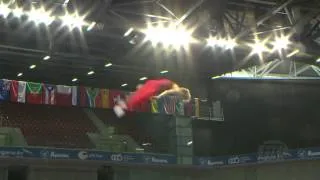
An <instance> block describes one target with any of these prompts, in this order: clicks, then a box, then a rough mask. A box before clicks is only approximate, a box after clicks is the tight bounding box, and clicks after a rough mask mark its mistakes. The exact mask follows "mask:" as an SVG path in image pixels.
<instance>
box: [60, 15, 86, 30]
mask: <svg viewBox="0 0 320 180" xmlns="http://www.w3.org/2000/svg"><path fill="white" fill-rule="evenodd" d="M60 19H61V20H62V23H63V25H65V26H68V27H69V28H70V30H72V29H73V28H81V27H82V26H84V25H86V24H87V23H86V22H85V21H84V17H83V16H79V15H78V14H65V15H64V16H63V17H61V18H60Z"/></svg>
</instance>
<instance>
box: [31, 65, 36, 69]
mask: <svg viewBox="0 0 320 180" xmlns="http://www.w3.org/2000/svg"><path fill="white" fill-rule="evenodd" d="M36 67H37V66H36V65H34V64H33V65H31V66H30V67H29V69H34V68H36Z"/></svg>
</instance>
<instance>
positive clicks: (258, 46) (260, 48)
mask: <svg viewBox="0 0 320 180" xmlns="http://www.w3.org/2000/svg"><path fill="white" fill-rule="evenodd" d="M254 41H255V42H254V43H253V44H248V46H250V47H251V53H250V54H249V56H252V55H254V54H257V55H258V56H259V58H260V59H262V54H263V53H264V52H269V51H270V50H269V49H268V48H267V46H266V42H267V41H268V39H265V40H263V41H260V40H259V39H258V38H257V37H256V38H255V40H254Z"/></svg>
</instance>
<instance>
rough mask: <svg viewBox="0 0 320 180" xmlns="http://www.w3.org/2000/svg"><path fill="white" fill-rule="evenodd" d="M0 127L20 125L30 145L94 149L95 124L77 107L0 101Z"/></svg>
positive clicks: (17, 126) (16, 126) (18, 126)
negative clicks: (92, 140) (92, 134)
mask: <svg viewBox="0 0 320 180" xmlns="http://www.w3.org/2000/svg"><path fill="white" fill-rule="evenodd" d="M0 116H1V127H13V128H20V130H21V131H22V133H23V135H24V137H25V139H26V141H27V144H28V145H29V146H49V147H64V148H93V147H94V145H93V144H92V143H91V142H90V140H89V138H88V136H87V133H89V132H91V133H94V132H97V130H96V127H95V126H94V125H93V123H92V122H91V121H90V119H89V118H88V117H87V116H86V114H85V113H84V112H83V111H82V109H81V108H76V107H59V106H45V105H31V104H16V103H7V102H5V103H0Z"/></svg>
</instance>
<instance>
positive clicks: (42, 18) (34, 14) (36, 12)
mask: <svg viewBox="0 0 320 180" xmlns="http://www.w3.org/2000/svg"><path fill="white" fill-rule="evenodd" d="M27 15H28V19H30V20H31V21H34V22H35V23H37V24H41V23H44V24H47V25H49V24H51V23H52V22H53V21H54V17H52V16H51V12H48V11H46V10H45V9H44V8H38V9H32V10H31V11H30V12H28V13H27Z"/></svg>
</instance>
